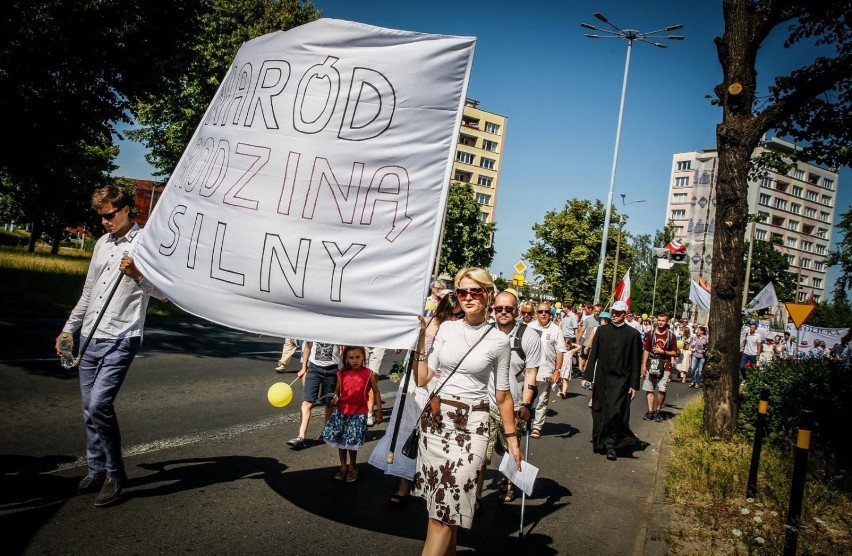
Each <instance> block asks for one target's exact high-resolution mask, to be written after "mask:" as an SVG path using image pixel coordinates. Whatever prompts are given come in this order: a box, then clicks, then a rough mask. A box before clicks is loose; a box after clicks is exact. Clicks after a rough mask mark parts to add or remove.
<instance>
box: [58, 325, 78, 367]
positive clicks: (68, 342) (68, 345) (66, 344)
mask: <svg viewBox="0 0 852 556" xmlns="http://www.w3.org/2000/svg"><path fill="white" fill-rule="evenodd" d="M73 345H74V344H73V340H72V339H71V335H70V334H68V333H67V332H63V333H62V339H61V340H60V341H59V347H60V348H61V349H62V358H61V359H60V360H59V362H60V363H61V364H62V367H63V368H65V369H73V368H74V367H76V366H77V365H76V364H75V362H74V347H73Z"/></svg>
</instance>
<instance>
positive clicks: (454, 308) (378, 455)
mask: <svg viewBox="0 0 852 556" xmlns="http://www.w3.org/2000/svg"><path fill="white" fill-rule="evenodd" d="M463 316H464V312H463V311H462V308H461V306H460V305H459V302H458V299H456V296H455V294H452V293H450V294H447V295H445V296H444V297H443V298H441V300H440V301H439V302H438V306H437V308H436V309H435V310H434V312H433V314H432V316H431V317H427V318H426V322H427V323H428V324H427V326H426V350H427V351H428V349H429V347H431V346H432V341H433V340H434V338H435V334H436V333H437V332H438V328H439V327H440V326H441V323H444V322H447V321H451V320H456V319H460V318H462V317H463ZM410 356H411V355H409V357H410ZM435 380H437V379H435ZM404 385H405V381H404V380H401V381H399V390H398V391H397V394H396V399H397V400H401V399H402V387H403V386H404ZM428 398H429V391H428V390H427V389H426V388H419V387H417V385H416V384H415V383H414V380H411V381H410V382H409V383H408V391H407V394H406V400H405V403H404V404H400V403H396V404H394V406H393V412H392V413H391V416H390V421H388V422H389V423H390V424H389V425H388V429H387V431H386V432H385V435H384V436H383V437H382V438H381V440H379V442H378V443H377V444H376V447H375V448H374V449H373V452H372V453H371V454H370V459H369V460H368V463H369V464H370V465H372V466H373V467H377V468H379V469H381V470H382V471H384V472H385V474H386V475H394V476H396V477H399V486H398V487H397V489H396V492H395V493H394V494H392V495H391V496H390V498H388V502H389V503H390V504H392V505H395V506H401V505H403V504H405V503H406V502H408V500H409V499H410V496H409V495H410V492H411V482H410V481H411V480H412V479H413V478H414V460H413V459H411V458H407V457H405V456H404V455H402V446H403V442H398V443H397V445H396V449H395V450H394V455H393V463H388V462H387V457H388V450H389V449H390V443H391V438H393V434H394V429H395V427H396V415H397V413H398V412H399V410H400V408H402V410H403V414H402V419H401V420H400V422H399V434H398V435H397V438H401V439H406V438H408V435H410V434H411V430H412V429H413V428H414V425H415V424H417V421H418V420H419V419H420V414H421V413H423V407H424V406H425V405H426V400H427V399H428Z"/></svg>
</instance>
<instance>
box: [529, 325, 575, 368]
mask: <svg viewBox="0 0 852 556" xmlns="http://www.w3.org/2000/svg"><path fill="white" fill-rule="evenodd" d="M530 328H532V329H533V330H535V331H537V332H538V333H539V335H540V336H541V361H540V362H539V365H538V374H537V375H536V378H535V379H536V380H539V381H541V380H544V379H546V378H549V377H550V375H552V374H553V371H554V370H555V368H556V354H557V353H559V352H562V353H565V352H567V351H568V349H567V348H566V347H565V338H563V337H562V331H561V330H559V327H558V326H556V325H555V324H553V323H552V322H550V323H548V325H547V326H545V327H542V326H541V325H540V324H539V323H538V321H536V322H534V323H531V324H530Z"/></svg>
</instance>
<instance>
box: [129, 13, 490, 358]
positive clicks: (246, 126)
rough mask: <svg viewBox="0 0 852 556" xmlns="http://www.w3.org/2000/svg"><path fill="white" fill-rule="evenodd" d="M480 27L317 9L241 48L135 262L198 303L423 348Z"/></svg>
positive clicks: (281, 327)
mask: <svg viewBox="0 0 852 556" xmlns="http://www.w3.org/2000/svg"><path fill="white" fill-rule="evenodd" d="M474 44H475V39H474V38H472V37H452V36H439V35H428V34H422V33H412V32H406V31H397V30H391V29H381V28H378V27H372V26H368V25H362V24H359V23H352V22H348V21H340V20H332V19H321V20H319V21H315V22H313V23H309V24H307V25H303V26H301V27H298V28H295V29H292V30H290V31H287V32H278V33H272V34H269V35H265V36H262V37H259V38H257V39H254V40H252V41H249V42H247V43H245V44H244V45H243V46H242V48H240V50H239V52H238V53H237V56H236V58H235V60H234V62H233V64H232V65H231V69H230V70H229V72H228V74H227V75H226V76H225V78H224V79H223V81H222V85H221V86H220V88H219V91H218V92H217V94H216V96H215V98H214V99H213V101H212V103H211V104H210V107H209V108H208V110H207V113H206V114H205V116H204V119H203V121H202V122H201V124H200V125H199V127H198V129H197V130H196V132H195V135H193V137H192V141H191V143H190V145H189V146H188V147H187V149H186V151H185V152H184V154H183V157H182V158H181V160H180V162H179V163H178V165H177V167H176V168H175V171H174V173H173V174H172V176H171V179H170V180H169V182H168V185H167V186H166V189H165V192H164V193H163V195H162V197H161V198H160V200H159V203H158V204H157V207H156V210H155V211H154V213H153V215H152V218H151V220H150V221H149V223H148V225H147V226H146V230H145V233H144V234H143V238H142V241H141V243H140V245H139V246H138V248H137V250H136V253H135V256H136V260H137V263H138V265H139V267H140V269H141V270H142V272H143V274H144V275H145V276H146V278H148V279H150V280H151V281H152V282H153V283H154V284H155V285H156V286H157V287H158V288H160V289H161V290H162V291H164V292H165V293H166V294H167V295H168V296H169V298H170V299H171V300H172V301H174V302H175V303H176V304H177V305H179V306H180V307H182V308H184V309H185V310H187V311H189V312H191V313H193V314H196V315H199V316H201V317H204V318H205V319H208V320H211V321H214V322H218V323H221V324H224V325H227V326H230V327H234V328H238V329H242V330H247V331H252V332H258V333H265V334H270V335H276V336H285V337H294V338H302V339H307V340H316V341H322V342H333V343H340V344H361V345H371V346H383V347H390V348H398V347H401V348H405V347H411V346H412V345H413V344H414V340H415V337H416V332H417V329H418V326H419V325H418V322H417V318H416V316H417V315H418V314H420V312H421V310H422V304H423V296H424V294H425V292H426V290H427V289H428V282H429V275H430V272H431V268H432V263H433V261H434V258H435V255H436V249H437V243H438V238H439V234H440V226H441V219H442V215H443V210H444V207H445V205H446V201H447V192H448V186H449V181H450V173H451V169H452V168H451V164H452V156H453V151H454V148H455V144H456V138H457V137H458V130H459V126H460V123H461V112H462V108H463V106H464V100H465V92H466V90H467V82H468V78H469V75H470V67H471V62H472V58H473V50H474Z"/></svg>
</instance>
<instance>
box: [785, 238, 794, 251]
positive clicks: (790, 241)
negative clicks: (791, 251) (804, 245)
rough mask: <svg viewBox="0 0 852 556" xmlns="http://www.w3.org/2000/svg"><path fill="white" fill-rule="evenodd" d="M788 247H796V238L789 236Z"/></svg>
mask: <svg viewBox="0 0 852 556" xmlns="http://www.w3.org/2000/svg"><path fill="white" fill-rule="evenodd" d="M786 245H787V247H793V248H795V247H796V238H794V237H790V236H787V244H786Z"/></svg>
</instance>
